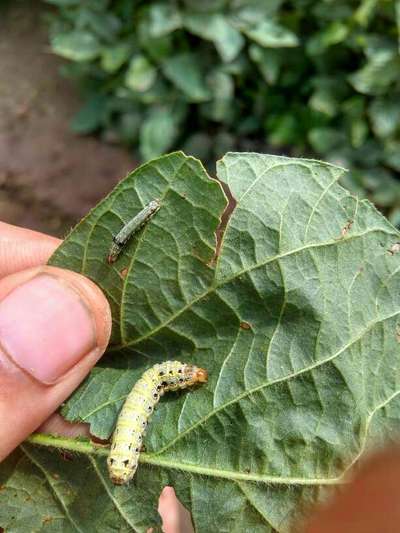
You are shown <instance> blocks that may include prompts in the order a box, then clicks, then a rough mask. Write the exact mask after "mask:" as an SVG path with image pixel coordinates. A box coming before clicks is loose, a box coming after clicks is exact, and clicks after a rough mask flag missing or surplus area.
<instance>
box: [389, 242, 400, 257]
mask: <svg viewBox="0 0 400 533" xmlns="http://www.w3.org/2000/svg"><path fill="white" fill-rule="evenodd" d="M388 252H389V254H390V255H395V254H397V253H399V252H400V242H395V243H394V244H392V246H391V247H390V248H389V250H388Z"/></svg>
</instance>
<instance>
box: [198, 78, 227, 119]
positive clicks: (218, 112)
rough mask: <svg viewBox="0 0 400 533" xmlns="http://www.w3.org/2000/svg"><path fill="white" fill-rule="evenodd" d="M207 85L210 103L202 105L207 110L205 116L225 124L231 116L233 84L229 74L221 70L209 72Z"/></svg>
mask: <svg viewBox="0 0 400 533" xmlns="http://www.w3.org/2000/svg"><path fill="white" fill-rule="evenodd" d="M207 84H208V87H209V88H210V91H211V94H212V101H211V102H209V103H206V104H203V109H205V106H206V110H207V116H208V117H209V118H210V119H211V120H215V121H216V122H226V121H227V120H228V118H229V117H230V116H232V112H233V111H234V109H233V95H234V90H235V87H234V83H233V80H232V77H231V76H229V74H226V73H225V72H223V71H221V70H215V71H213V72H210V74H209V75H208V76H207Z"/></svg>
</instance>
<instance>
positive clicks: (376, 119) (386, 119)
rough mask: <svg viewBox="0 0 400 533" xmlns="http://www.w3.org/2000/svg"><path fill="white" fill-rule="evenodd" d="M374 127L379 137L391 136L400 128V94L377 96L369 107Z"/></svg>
mask: <svg viewBox="0 0 400 533" xmlns="http://www.w3.org/2000/svg"><path fill="white" fill-rule="evenodd" d="M368 112H369V117H370V119H371V123H372V128H373V130H374V133H375V135H377V136H378V137H382V138H385V137H389V136H391V135H393V134H394V133H395V132H396V130H398V129H400V126H399V125H400V95H397V97H394V98H387V97H383V98H375V99H374V100H373V101H372V103H371V105H370V106H369V109H368Z"/></svg>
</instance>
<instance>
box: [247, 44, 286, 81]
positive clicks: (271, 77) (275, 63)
mask: <svg viewBox="0 0 400 533" xmlns="http://www.w3.org/2000/svg"><path fill="white" fill-rule="evenodd" d="M249 57H250V59H252V60H253V61H254V63H256V64H257V66H258V68H259V70H260V72H261V74H262V76H263V78H264V79H265V81H266V82H267V83H268V84H270V85H274V84H275V83H276V82H277V80H278V76H279V72H280V70H281V66H282V62H283V61H282V56H281V54H280V52H279V50H274V49H271V48H269V49H268V48H262V47H261V46H258V45H257V44H251V45H250V46H249Z"/></svg>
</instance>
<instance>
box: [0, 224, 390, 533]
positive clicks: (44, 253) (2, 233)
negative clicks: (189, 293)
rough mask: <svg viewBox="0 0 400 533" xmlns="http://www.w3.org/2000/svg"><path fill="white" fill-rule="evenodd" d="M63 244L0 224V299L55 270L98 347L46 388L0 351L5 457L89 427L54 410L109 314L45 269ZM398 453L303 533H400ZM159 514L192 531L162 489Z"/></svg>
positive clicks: (70, 277)
mask: <svg viewBox="0 0 400 533" xmlns="http://www.w3.org/2000/svg"><path fill="white" fill-rule="evenodd" d="M60 242H61V241H59V240H58V239H54V238H53V237H49V236H47V235H43V234H40V233H36V232H33V231H30V230H26V229H23V228H17V227H15V226H10V225H8V224H5V223H1V222H0V302H1V300H2V299H3V298H4V297H5V296H6V295H7V294H8V293H10V291H12V290H13V289H14V288H16V287H18V286H20V285H21V284H23V283H24V282H25V281H27V280H29V279H31V278H32V277H33V276H35V275H36V274H37V273H39V272H47V273H48V272H50V273H51V274H54V275H56V276H57V277H59V278H61V279H62V280H65V281H66V282H68V283H72V284H74V286H75V287H76V290H77V291H78V292H79V293H80V295H81V296H82V298H83V299H84V300H85V302H86V304H87V306H88V307H89V308H90V311H91V313H92V315H93V320H94V324H95V325H96V350H95V351H94V352H93V354H92V355H91V356H89V357H86V358H85V359H84V360H83V361H81V362H79V363H78V364H77V365H75V367H74V368H72V369H71V371H69V372H68V373H67V374H66V375H65V376H63V378H62V379H60V380H59V381H57V382H56V383H54V384H51V385H44V384H42V383H40V382H38V381H37V380H35V379H32V377H31V376H29V375H27V374H26V373H25V372H24V371H22V370H21V369H20V368H18V367H17V366H16V365H14V364H13V362H12V361H11V360H10V359H9V358H8V356H7V354H5V353H3V352H2V350H1V349H0V391H1V392H0V458H4V457H6V456H7V455H8V454H9V453H11V452H12V450H13V449H14V448H15V447H16V446H18V444H19V443H20V442H22V441H23V440H24V439H25V438H26V437H27V436H28V435H29V434H30V433H31V432H32V431H34V430H36V429H37V428H40V431H48V432H52V433H57V434H61V435H66V436H76V435H88V434H89V431H88V427H87V426H86V425H84V424H69V423H67V422H65V421H64V420H63V419H62V418H61V417H60V416H58V415H54V414H53V413H54V411H55V410H56V409H57V407H58V406H59V405H60V404H61V403H62V402H63V401H64V400H65V398H67V397H68V396H69V395H70V394H71V392H72V391H73V390H74V389H75V388H76V387H77V386H78V385H79V383H80V382H81V381H82V380H83V379H84V377H85V376H86V375H87V373H88V372H89V371H90V369H91V368H92V366H93V365H94V364H95V363H96V361H97V360H98V359H99V357H101V355H102V353H103V352H104V350H105V348H106V346H107V343H108V339H109V335H110V331H111V315H110V311H109V306H108V303H107V301H106V299H105V297H104V296H103V294H102V293H101V291H100V290H99V289H98V288H97V287H96V286H95V285H94V284H93V283H92V282H91V281H90V280H88V279H87V278H85V277H83V276H81V275H79V274H75V273H73V272H70V271H67V270H62V269H55V268H54V267H47V266H44V264H45V263H46V262H47V260H48V258H49V257H50V255H51V254H52V253H53V251H54V250H55V249H56V248H57V246H58V245H59V244H60ZM399 479H400V450H399V448H393V449H389V450H385V451H383V452H380V453H378V454H376V455H375V456H372V457H370V458H369V459H368V460H367V461H366V462H365V464H364V465H362V466H361V468H360V469H359V470H358V472H357V474H356V475H355V476H354V478H353V480H352V481H351V482H349V483H348V484H347V485H346V486H345V487H344V488H343V490H341V491H340V492H338V494H337V495H336V496H335V497H334V498H332V499H331V500H330V501H329V502H328V503H327V504H326V505H324V506H320V507H318V508H316V509H313V510H311V509H310V510H309V516H310V519H309V521H308V523H307V524H306V525H304V526H302V529H301V530H300V529H299V531H302V532H304V533H334V532H335V533H336V532H339V531H340V532H341V533H377V532H378V531H379V532H380V533H397V532H398V531H399V524H400V496H399V491H398V485H399ZM159 512H160V514H161V516H162V519H163V530H164V531H165V532H166V533H191V532H192V531H193V528H192V525H191V521H190V515H189V513H188V512H187V511H186V509H184V508H183V506H182V505H181V504H180V503H179V502H178V500H177V499H176V496H175V493H174V491H173V489H172V488H171V487H165V489H164V490H163V491H162V493H161V496H160V501H159Z"/></svg>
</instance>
